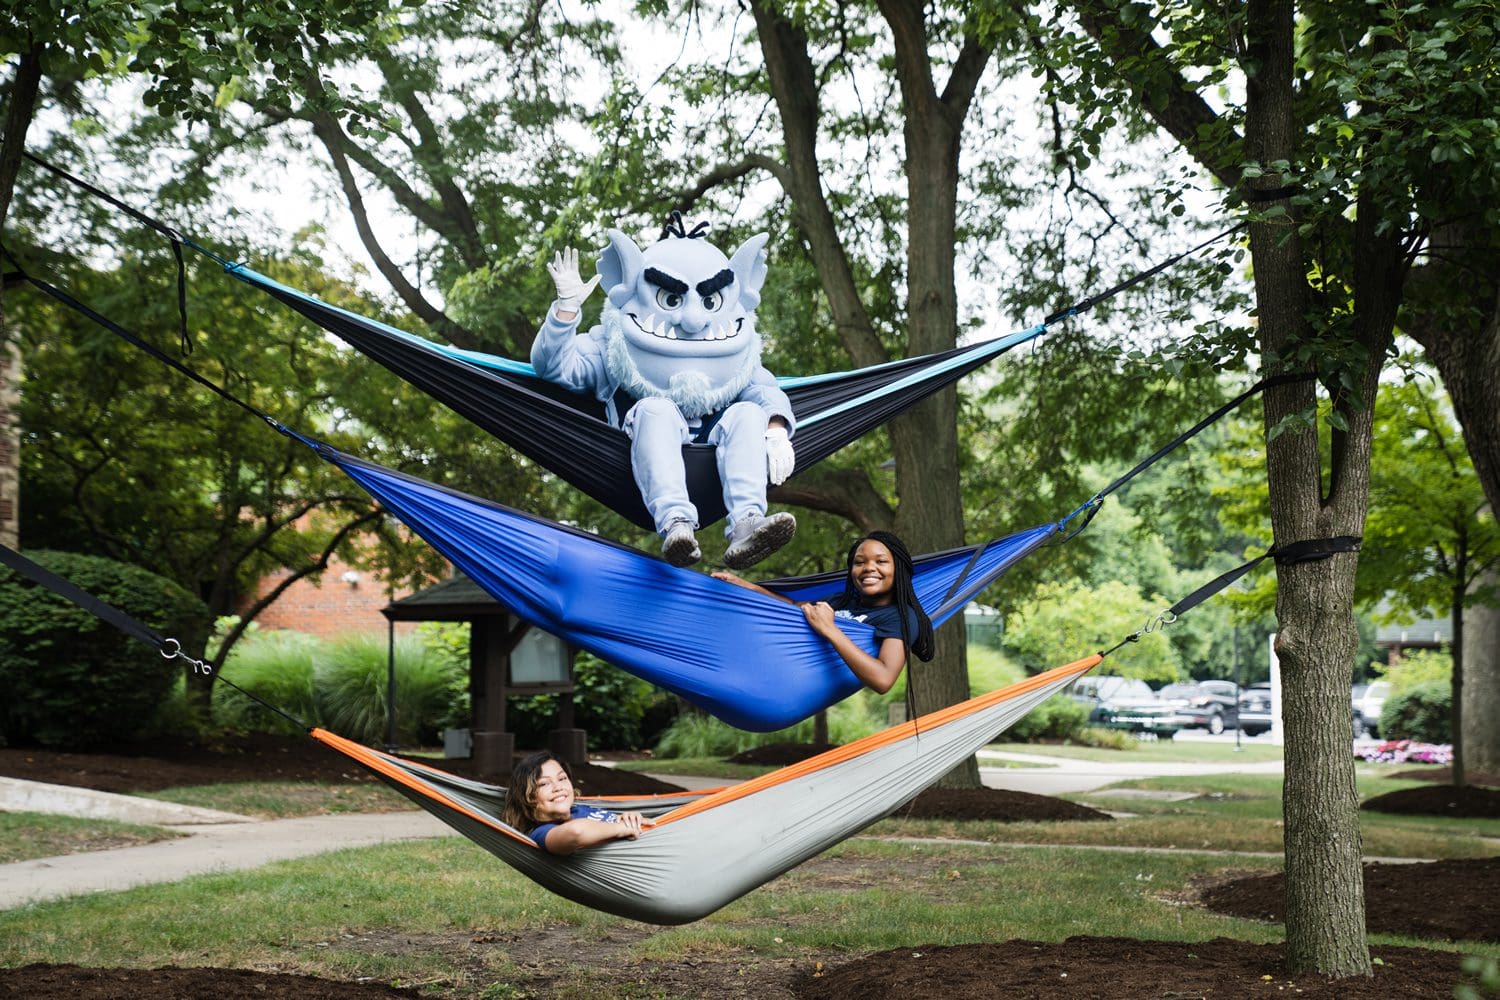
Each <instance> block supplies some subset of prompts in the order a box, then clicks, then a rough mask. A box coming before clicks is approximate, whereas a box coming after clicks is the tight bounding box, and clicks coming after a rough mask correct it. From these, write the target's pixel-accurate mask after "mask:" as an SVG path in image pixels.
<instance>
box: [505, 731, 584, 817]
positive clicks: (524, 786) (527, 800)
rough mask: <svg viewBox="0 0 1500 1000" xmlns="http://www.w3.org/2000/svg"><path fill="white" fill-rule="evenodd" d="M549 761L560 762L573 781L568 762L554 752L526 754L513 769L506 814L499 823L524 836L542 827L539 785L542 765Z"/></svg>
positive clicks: (559, 764)
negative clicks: (538, 808) (538, 801)
mask: <svg viewBox="0 0 1500 1000" xmlns="http://www.w3.org/2000/svg"><path fill="white" fill-rule="evenodd" d="M549 760H555V761H557V763H558V766H559V767H561V768H562V769H563V774H566V775H567V776H568V781H570V782H571V781H572V780H573V772H572V771H571V770H570V769H569V768H568V762H567V761H565V760H563V759H562V758H561V757H559V756H557V755H556V754H554V753H553V752H552V751H550V750H538V751H537V752H536V753H533V754H527V755H526V756H525V757H522V758H521V759H520V761H518V762H517V763H516V766H515V767H514V768H512V769H511V772H510V785H509V786H508V787H507V788H506V789H505V811H504V812H503V813H501V815H500V822H502V823H504V824H505V825H506V826H508V827H511V828H513V829H516V830H520V831H521V832H523V833H529V832H530V831H532V830H534V829H536V828H537V827H538V826H541V823H542V821H541V820H540V819H538V818H537V815H536V805H535V803H536V783H537V779H538V778H540V777H541V775H542V765H543V764H545V763H547V761H549Z"/></svg>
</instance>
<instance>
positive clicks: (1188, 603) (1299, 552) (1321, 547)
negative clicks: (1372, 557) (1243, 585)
mask: <svg viewBox="0 0 1500 1000" xmlns="http://www.w3.org/2000/svg"><path fill="white" fill-rule="evenodd" d="M1360 542H1361V539H1360V538H1359V536H1357V535H1335V536H1333V537H1331V538H1307V539H1303V540H1302V541H1300V542H1288V543H1287V544H1285V545H1278V546H1272V547H1271V548H1269V549H1267V550H1266V551H1265V552H1263V553H1262V554H1260V555H1258V556H1256V557H1255V558H1254V559H1251V560H1250V561H1249V562H1247V563H1245V564H1244V565H1243V566H1237V567H1235V568H1234V569H1232V570H1230V571H1229V572H1227V573H1224V574H1221V575H1219V576H1217V577H1215V578H1214V579H1212V580H1210V581H1209V582H1207V583H1205V584H1204V585H1203V586H1201V587H1199V588H1198V589H1197V590H1195V591H1193V592H1192V593H1191V594H1189V595H1187V596H1186V597H1184V598H1183V599H1182V600H1180V601H1178V602H1177V603H1176V604H1174V605H1172V606H1171V607H1170V608H1168V609H1167V610H1166V611H1163V612H1162V613H1161V614H1159V615H1157V616H1156V617H1155V618H1153V619H1152V620H1151V621H1150V622H1148V623H1147V624H1146V627H1145V628H1142V629H1140V630H1138V631H1136V632H1132V633H1131V634H1130V635H1128V636H1126V637H1125V638H1123V639H1121V640H1120V641H1119V642H1117V643H1115V644H1114V645H1113V646H1111V647H1109V648H1108V649H1106V650H1103V651H1101V652H1100V654H1099V655H1100V656H1108V655H1109V654H1110V653H1113V652H1114V651H1115V650H1117V649H1119V648H1120V647H1121V646H1123V645H1125V644H1126V643H1128V642H1137V641H1139V640H1140V638H1141V636H1142V635H1145V634H1146V633H1148V632H1152V631H1155V630H1156V629H1157V628H1158V627H1164V626H1167V625H1170V624H1172V623H1173V622H1175V621H1176V620H1177V619H1178V618H1179V617H1181V616H1182V615H1184V614H1186V613H1187V612H1189V611H1191V610H1192V609H1193V608H1196V607H1197V606H1198V605H1200V604H1202V603H1203V602H1204V601H1206V600H1208V599H1209V598H1210V597H1212V596H1214V595H1215V594H1217V593H1218V592H1219V591H1221V590H1224V589H1225V588H1226V587H1229V586H1230V585H1231V584H1233V583H1234V582H1235V581H1236V580H1238V579H1239V578H1240V577H1242V576H1244V575H1245V574H1246V573H1248V572H1250V571H1251V570H1252V569H1254V568H1255V567H1257V566H1259V565H1260V564H1261V563H1262V562H1264V561H1266V560H1267V559H1275V560H1276V563H1277V564H1278V565H1281V566H1291V565H1295V564H1297V563H1304V562H1314V561H1316V560H1319V559H1327V558H1329V557H1330V556H1334V555H1337V554H1339V553H1341V552H1358V551H1359V546H1360Z"/></svg>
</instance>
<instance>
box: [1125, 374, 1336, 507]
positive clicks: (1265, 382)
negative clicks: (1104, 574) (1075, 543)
mask: <svg viewBox="0 0 1500 1000" xmlns="http://www.w3.org/2000/svg"><path fill="white" fill-rule="evenodd" d="M1314 378H1317V376H1316V375H1312V374H1291V375H1272V376H1271V377H1270V378H1263V379H1261V380H1260V381H1259V382H1257V383H1255V384H1254V385H1252V386H1251V387H1250V388H1248V389H1246V390H1245V391H1244V392H1242V393H1240V394H1239V395H1238V396H1236V397H1234V398H1233V399H1231V400H1230V401H1229V402H1227V403H1225V404H1224V405H1223V406H1221V407H1219V408H1218V409H1217V410H1215V411H1214V412H1212V413H1210V414H1209V415H1208V416H1206V417H1204V418H1203V419H1202V420H1200V421H1198V422H1197V423H1196V424H1194V425H1193V426H1192V427H1189V428H1188V429H1187V430H1185V431H1183V432H1182V433H1181V434H1179V435H1177V437H1175V438H1173V439H1172V440H1171V441H1169V442H1167V443H1166V444H1165V445H1163V446H1162V447H1160V448H1158V449H1157V450H1156V451H1154V452H1152V453H1151V454H1150V455H1148V456H1146V457H1145V458H1143V459H1142V460H1141V461H1140V462H1138V463H1136V467H1135V468H1133V469H1131V470H1130V471H1129V472H1127V473H1125V474H1124V475H1123V476H1121V477H1120V478H1118V479H1116V480H1115V481H1114V482H1112V483H1110V484H1109V485H1108V486H1106V487H1104V489H1102V490H1100V491H1099V492H1098V493H1097V494H1096V495H1095V498H1096V499H1100V500H1102V499H1103V498H1105V497H1107V496H1109V495H1110V494H1111V493H1113V492H1114V491H1115V490H1117V489H1119V488H1120V487H1121V486H1124V485H1125V484H1126V483H1128V482H1130V481H1131V480H1132V479H1134V478H1135V477H1136V476H1138V475H1140V474H1141V473H1142V472H1144V471H1145V470H1146V469H1147V468H1149V467H1150V466H1152V465H1154V464H1155V463H1156V462H1158V461H1160V460H1161V459H1162V458H1163V457H1164V456H1165V455H1166V454H1167V453H1168V452H1171V451H1173V450H1175V449H1176V448H1178V447H1179V446H1180V445H1182V444H1183V443H1185V442H1186V441H1188V440H1189V439H1191V438H1193V437H1195V436H1197V435H1198V434H1199V433H1200V432H1201V431H1202V430H1203V429H1204V428H1206V427H1208V426H1209V425H1210V424H1213V423H1215V422H1216V421H1218V420H1222V419H1223V417H1224V415H1225V414H1226V413H1228V412H1229V411H1230V410H1233V409H1234V408H1235V407H1237V406H1239V405H1240V404H1241V403H1243V402H1244V401H1245V400H1247V399H1249V398H1250V397H1251V396H1254V395H1255V394H1256V393H1258V392H1263V391H1265V390H1266V389H1271V388H1274V387H1276V386H1279V385H1287V384H1290V383H1292V382H1306V381H1309V380H1310V379H1314Z"/></svg>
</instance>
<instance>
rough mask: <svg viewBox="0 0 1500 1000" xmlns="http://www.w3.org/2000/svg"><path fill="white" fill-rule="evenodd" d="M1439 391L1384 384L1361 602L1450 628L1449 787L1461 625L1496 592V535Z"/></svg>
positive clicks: (1499, 554) (1458, 710)
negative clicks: (1487, 583) (1491, 579)
mask: <svg viewBox="0 0 1500 1000" xmlns="http://www.w3.org/2000/svg"><path fill="white" fill-rule="evenodd" d="M1446 403H1447V400H1446V398H1445V397H1444V395H1443V394H1442V392H1441V391H1440V390H1438V389H1437V388H1435V387H1433V386H1431V385H1429V384H1424V380H1423V379H1421V378H1417V379H1414V380H1413V381H1410V382H1407V383H1404V384H1400V385H1382V386H1381V387H1380V397H1379V400H1378V405H1377V407H1376V414H1375V418H1376V419H1375V427H1374V442H1373V450H1372V453H1371V481H1370V516H1369V518H1368V520H1367V521H1366V522H1365V545H1364V549H1363V551H1362V554H1361V557H1360V567H1359V595H1358V596H1359V598H1360V599H1361V600H1362V601H1364V602H1366V603H1370V604H1373V603H1375V602H1377V601H1380V600H1382V599H1384V600H1385V602H1386V603H1387V605H1388V608H1389V611H1390V613H1391V614H1392V615H1393V616H1401V617H1400V618H1399V619H1398V620H1410V619H1411V618H1412V617H1417V616H1420V617H1431V616H1436V615H1442V614H1447V616H1448V618H1449V620H1450V621H1451V622H1452V624H1453V649H1452V652H1453V783H1454V784H1455V785H1462V784H1464V774H1465V746H1464V739H1463V700H1464V690H1465V688H1466V687H1467V684H1466V678H1465V675H1464V649H1465V647H1466V645H1467V643H1466V642H1465V638H1466V636H1465V634H1464V633H1465V623H1466V621H1467V619H1468V612H1469V611H1470V610H1471V609H1473V608H1476V607H1494V606H1495V605H1496V604H1497V603H1500V594H1496V593H1495V592H1493V591H1492V590H1490V589H1489V588H1486V587H1484V586H1482V581H1483V580H1484V579H1485V577H1487V576H1489V575H1490V574H1491V573H1492V572H1493V571H1494V570H1495V568H1496V567H1497V566H1500V531H1497V529H1496V525H1495V518H1494V516H1493V515H1492V514H1491V512H1490V511H1489V509H1488V504H1487V502H1486V501H1485V497H1484V491H1483V490H1482V489H1480V486H1479V481H1478V477H1477V476H1476V475H1475V474H1474V467H1473V466H1472V465H1471V464H1470V463H1469V457H1468V455H1467V454H1466V453H1465V452H1464V446H1463V441H1462V439H1461V436H1460V435H1459V434H1458V432H1457V428H1455V427H1454V426H1453V421H1452V419H1451V418H1450V416H1449V415H1448V412H1447V406H1446Z"/></svg>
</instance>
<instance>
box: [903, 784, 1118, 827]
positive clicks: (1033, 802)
mask: <svg viewBox="0 0 1500 1000" xmlns="http://www.w3.org/2000/svg"><path fill="white" fill-rule="evenodd" d="M891 815H892V816H893V817H896V818H899V819H987V820H990V821H992V822H997V823H1023V822H1031V821H1036V820H1041V821H1044V822H1059V823H1060V822H1066V821H1068V820H1088V821H1095V820H1110V819H1113V818H1114V817H1112V816H1110V815H1109V813H1103V812H1100V811H1099V810H1097V809H1090V808H1089V807H1088V806H1081V805H1079V804H1078V803H1076V802H1069V801H1068V800H1066V799H1054V798H1052V797H1051V796H1049V795H1033V794H1031V793H1030V792H1012V791H1007V790H1006V789H1003V788H929V789H927V790H926V791H925V792H923V793H922V794H920V795H918V796H917V797H916V798H914V799H912V800H911V801H910V802H908V803H907V804H906V805H904V806H902V807H901V808H900V809H897V810H896V811H895V812H894V813H892V814H891Z"/></svg>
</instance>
